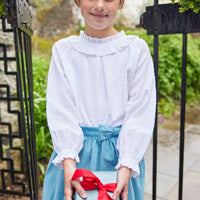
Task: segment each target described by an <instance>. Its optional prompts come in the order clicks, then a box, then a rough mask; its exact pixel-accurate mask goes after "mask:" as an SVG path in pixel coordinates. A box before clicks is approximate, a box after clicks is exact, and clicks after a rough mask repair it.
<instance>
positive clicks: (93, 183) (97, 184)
mask: <svg viewBox="0 0 200 200" xmlns="http://www.w3.org/2000/svg"><path fill="white" fill-rule="evenodd" d="M80 177H83V181H81V182H80V183H81V186H82V187H83V189H84V190H94V189H99V193H98V200H112V198H111V197H110V196H109V194H108V193H107V191H108V192H114V191H115V189H116V187H117V183H108V184H105V185H103V184H102V183H101V181H100V180H99V179H98V177H96V176H95V175H94V174H93V173H92V172H91V171H90V170H87V169H77V170H76V171H75V173H74V175H73V177H72V181H73V180H75V179H77V178H80Z"/></svg>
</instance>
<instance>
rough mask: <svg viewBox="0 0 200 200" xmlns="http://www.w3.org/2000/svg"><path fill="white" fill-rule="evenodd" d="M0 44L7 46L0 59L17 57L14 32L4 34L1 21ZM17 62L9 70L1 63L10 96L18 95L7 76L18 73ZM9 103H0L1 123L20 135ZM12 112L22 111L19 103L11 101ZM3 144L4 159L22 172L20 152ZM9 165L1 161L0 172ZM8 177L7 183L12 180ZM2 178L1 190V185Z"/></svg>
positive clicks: (0, 77) (1, 92)
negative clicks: (11, 160) (8, 160)
mask: <svg viewBox="0 0 200 200" xmlns="http://www.w3.org/2000/svg"><path fill="white" fill-rule="evenodd" d="M6 28H10V25H9V24H6ZM0 44H4V45H5V46H6V52H4V51H3V48H2V47H0V57H1V58H2V57H5V54H6V57H15V47H14V35H13V33H12V32H9V33H8V32H3V30H2V20H1V19H0ZM16 70H17V69H16V62H15V61H8V62H7V70H6V66H5V62H4V61H2V60H1V61H0V85H9V87H10V94H9V96H15V95H16V93H17V86H16V76H13V75H6V71H7V72H16ZM0 96H1V97H7V89H6V88H0ZM8 106H9V105H8V102H7V101H0V122H3V123H10V124H11V127H12V130H11V132H12V133H11V134H14V133H19V124H18V116H17V115H16V114H11V113H9V112H8ZM10 107H11V110H20V109H19V102H17V101H11V102H10ZM0 134H7V135H8V134H9V128H8V126H7V125H0ZM1 139H2V144H3V157H4V158H12V159H13V160H15V161H14V169H15V170H20V169H21V163H20V161H21V160H20V152H19V151H16V150H12V149H10V139H8V138H7V137H2V138H1ZM11 143H12V145H13V147H14V146H21V145H22V144H23V141H22V139H19V138H15V139H12V140H11ZM9 167H10V166H9V163H8V162H6V161H2V160H1V159H0V170H1V169H9ZM8 177H9V176H8ZM8 177H7V179H6V181H9V180H10V179H9V178H8ZM1 184H2V183H1V178H0V188H2V185H1Z"/></svg>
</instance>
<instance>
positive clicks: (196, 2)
mask: <svg viewBox="0 0 200 200" xmlns="http://www.w3.org/2000/svg"><path fill="white" fill-rule="evenodd" d="M171 2H172V3H174V2H175V0H171ZM179 4H180V5H181V7H180V12H185V11H188V10H192V11H193V12H195V13H198V12H199V10H200V0H179Z"/></svg>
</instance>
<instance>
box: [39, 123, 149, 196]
mask: <svg viewBox="0 0 200 200" xmlns="http://www.w3.org/2000/svg"><path fill="white" fill-rule="evenodd" d="M81 128H82V130H83V133H84V143H83V148H82V150H81V152H80V153H79V158H80V163H77V168H78V169H82V168H85V169H89V170H91V171H115V170H116V169H115V168H114V167H115V166H116V165H117V162H118V151H117V148H116V145H117V138H118V135H119V132H120V129H121V128H120V127H108V126H103V125H100V126H99V127H81ZM56 155H57V154H56V152H55V151H53V153H52V155H51V159H50V161H49V164H48V167H47V171H46V174H45V179H44V184H43V198H42V199H43V200H65V196H64V170H63V169H61V168H59V167H56V166H55V165H54V164H53V163H52V161H53V160H54V158H55V157H56ZM139 168H140V176H139V177H138V178H131V180H130V183H129V197H128V200H144V184H145V163H144V159H142V161H141V162H140V164H139Z"/></svg>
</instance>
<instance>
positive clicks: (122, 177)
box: [112, 167, 131, 200]
mask: <svg viewBox="0 0 200 200" xmlns="http://www.w3.org/2000/svg"><path fill="white" fill-rule="evenodd" d="M130 174H131V169H129V168H128V167H121V168H119V169H118V176H117V188H116V190H115V191H114V193H113V196H112V199H114V200H117V198H118V197H119V196H120V197H121V199H122V200H128V185H129V179H130Z"/></svg>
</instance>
